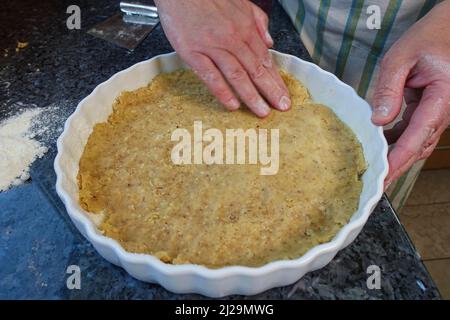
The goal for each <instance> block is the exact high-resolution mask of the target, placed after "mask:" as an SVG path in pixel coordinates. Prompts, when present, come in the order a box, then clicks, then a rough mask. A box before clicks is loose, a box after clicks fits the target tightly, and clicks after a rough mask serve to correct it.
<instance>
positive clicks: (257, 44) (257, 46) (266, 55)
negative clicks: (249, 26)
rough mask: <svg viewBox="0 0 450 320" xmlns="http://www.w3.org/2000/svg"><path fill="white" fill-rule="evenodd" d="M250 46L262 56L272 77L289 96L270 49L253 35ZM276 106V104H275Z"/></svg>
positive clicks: (249, 40) (249, 41) (257, 54)
mask: <svg viewBox="0 0 450 320" xmlns="http://www.w3.org/2000/svg"><path fill="white" fill-rule="evenodd" d="M247 42H248V46H249V47H250V49H251V50H252V51H253V53H254V55H256V56H257V57H260V59H261V60H262V61H263V64H264V66H265V67H266V68H267V69H268V70H269V73H270V74H271V76H272V78H273V79H274V80H275V82H276V83H277V85H278V86H279V87H280V88H281V89H282V90H283V91H284V92H285V93H286V95H287V96H288V97H289V91H288V89H287V87H286V84H285V83H284V81H283V79H281V76H280V73H279V72H278V68H277V67H276V66H275V64H274V63H273V61H272V56H271V55H270V52H269V50H267V48H266V47H264V45H263V44H262V43H261V41H260V40H259V39H258V38H257V37H251V38H250V39H248V40H247ZM275 107H276V106H275Z"/></svg>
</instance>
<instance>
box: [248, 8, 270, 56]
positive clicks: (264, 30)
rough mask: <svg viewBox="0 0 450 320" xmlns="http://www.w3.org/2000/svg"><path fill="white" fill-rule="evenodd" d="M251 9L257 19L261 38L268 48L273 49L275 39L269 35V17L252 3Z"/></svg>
mask: <svg viewBox="0 0 450 320" xmlns="http://www.w3.org/2000/svg"><path fill="white" fill-rule="evenodd" d="M251 8H252V11H253V16H254V18H255V22H256V27H257V29H258V33H259V36H260V37H261V39H262V40H263V41H264V43H265V45H266V46H267V48H271V47H272V46H273V39H272V37H271V36H270V33H269V18H268V17H267V15H266V13H265V12H264V11H263V10H261V8H259V7H258V6H257V5H255V4H253V3H251Z"/></svg>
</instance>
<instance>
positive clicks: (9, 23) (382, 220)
mask: <svg viewBox="0 0 450 320" xmlns="http://www.w3.org/2000/svg"><path fill="white" fill-rule="evenodd" d="M71 4H77V5H79V6H80V8H81V16H82V20H81V24H82V25H81V30H68V29H67V28H66V18H67V17H68V14H66V9H67V7H68V6H69V5H71ZM3 6H4V8H3V10H0V38H1V39H2V48H0V49H1V52H0V65H1V68H0V120H1V119H4V118H5V117H7V116H8V115H11V114H15V113H17V112H19V110H23V109H27V108H48V107H49V106H51V107H54V109H53V110H57V114H56V115H53V116H52V118H51V122H52V126H53V128H56V130H53V131H52V132H48V134H47V135H45V133H43V134H42V135H45V139H46V144H47V146H48V147H49V151H48V153H47V154H46V155H45V156H44V157H43V158H41V159H39V160H37V161H36V162H35V163H34V164H33V166H32V168H31V180H30V181H28V182H27V183H25V184H23V185H21V186H18V187H15V188H13V189H11V190H9V191H7V192H3V193H0V239H1V240H0V265H1V268H0V298H2V299H17V298H21V299H60V298H62V299H90V298H94V299H103V298H107V299H127V298H136V299H185V298H193V299H199V298H202V297H201V296H199V295H191V294H189V295H177V294H173V293H170V292H168V291H166V290H164V289H163V288H162V287H160V286H158V285H155V284H148V283H144V282H140V281H138V280H135V279H133V278H132V277H131V276H129V275H128V274H127V273H126V272H125V271H124V270H123V269H121V268H119V267H115V266H113V265H112V264H110V263H108V262H107V261H106V260H104V259H103V258H102V257H101V256H100V255H99V254H97V253H96V251H95V250H94V248H93V247H92V246H91V244H90V243H89V242H88V241H86V240H85V239H84V238H83V237H82V236H81V234H80V233H79V232H78V231H77V230H76V229H75V227H74V226H73V224H72V223H71V221H70V220H69V217H68V215H67V214H66V211H65V208H64V206H63V204H62V202H61V201H60V200H59V198H58V196H57V195H56V192H55V180H56V177H55V173H54V171H53V160H54V157H55V154H56V146H55V141H56V138H57V136H58V134H59V132H60V130H61V129H62V126H63V123H64V121H65V119H66V118H67V117H68V116H69V115H70V113H72V112H73V111H74V109H75V107H76V105H77V103H78V102H79V101H80V100H81V99H82V98H83V97H85V96H86V95H88V94H89V93H90V92H91V91H92V90H93V89H94V87H95V86H96V85H97V84H99V83H101V82H103V81H105V80H107V79H108V78H109V77H110V76H112V75H113V74H114V73H116V72H118V71H120V70H122V69H124V68H127V67H129V66H131V65H133V64H135V63H137V62H139V61H142V60H145V59H148V58H151V57H153V56H155V55H158V54H161V53H165V52H169V51H172V49H171V46H170V44H169V43H168V41H167V39H166V38H165V36H164V34H163V32H162V29H161V27H160V26H157V27H156V28H155V29H154V30H153V31H152V33H151V34H150V36H149V37H148V38H147V39H146V40H145V41H144V42H143V43H142V44H141V45H140V46H139V47H138V48H137V49H136V50H135V51H134V52H129V51H127V50H124V49H121V48H118V47H114V46H113V45H110V44H108V43H106V42H105V41H103V40H99V39H96V38H94V37H92V36H90V35H88V34H86V31H87V30H88V29H89V28H90V27H91V26H93V25H94V24H95V23H97V22H100V21H102V20H104V19H105V18H107V17H109V16H111V15H113V14H114V13H116V12H117V11H118V1H117V2H114V1H107V0H101V1H94V0H90V1H89V0H82V1H78V0H75V1H73V0H70V1H66V0H65V1H61V0H48V1H41V2H39V3H37V2H35V1H31V0H22V1H11V2H6V3H5V4H4V5H3ZM271 33H272V35H273V37H274V39H275V49H277V50H279V51H282V52H286V53H290V54H293V55H296V56H299V57H302V58H304V59H309V57H308V55H307V53H306V51H305V49H304V48H303V46H302V44H301V43H300V41H299V39H298V35H297V34H296V33H295V30H294V29H293V27H292V25H291V23H290V21H289V19H288V17H287V16H286V14H285V13H284V12H283V11H282V9H281V8H280V6H279V5H278V4H275V5H274V7H273V8H272V11H271ZM17 41H27V42H29V45H28V47H27V48H25V49H22V50H19V52H16V51H15V48H16V45H17ZM5 49H8V50H7V51H6V50H5ZM37 138H38V139H39V138H42V137H39V136H38V137H37ZM69 265H78V266H79V267H80V269H81V289H80V290H69V289H67V287H66V279H67V276H68V275H67V274H66V269H67V267H68V266H69ZM370 265H377V266H379V268H380V269H381V289H368V287H367V284H366V281H367V278H368V276H369V274H367V272H366V271H367V268H368V266H370ZM439 297H440V296H439V293H438V291H437V289H436V287H435V285H434V284H433V282H432V280H431V278H430V276H429V274H428V272H427V271H426V269H425V267H424V265H423V264H422V262H421V261H420V257H419V256H418V254H417V253H416V251H415V249H414V247H413V246H412V245H411V242H410V241H409V239H408V237H407V235H406V233H405V230H404V229H403V227H402V225H401V224H400V222H399V220H398V219H397V216H396V214H395V212H394V211H393V210H392V208H391V207H390V205H389V202H388V201H387V199H386V198H385V197H384V198H383V199H382V200H381V201H380V203H379V204H378V206H377V208H376V209H375V211H374V212H373V214H372V215H371V217H370V219H369V221H368V222H367V224H366V226H365V227H364V229H363V231H362V232H361V234H360V235H359V236H358V238H357V239H356V240H355V241H354V242H353V243H352V244H351V245H350V246H348V247H347V248H346V249H344V250H342V251H341V252H340V253H339V254H338V255H337V256H336V257H335V259H334V260H333V261H332V262H331V263H330V264H328V265H327V266H326V267H325V268H323V269H321V270H318V271H315V272H311V273H309V274H307V275H305V276H304V277H303V278H302V279H301V280H300V281H298V282H297V283H295V284H294V285H291V286H288V287H282V288H276V289H272V290H269V291H267V292H264V293H261V294H259V295H256V296H253V297H250V298H256V299H267V298H271V299H288V298H289V299H437V298H439ZM228 298H229V299H236V298H238V297H236V296H233V297H228Z"/></svg>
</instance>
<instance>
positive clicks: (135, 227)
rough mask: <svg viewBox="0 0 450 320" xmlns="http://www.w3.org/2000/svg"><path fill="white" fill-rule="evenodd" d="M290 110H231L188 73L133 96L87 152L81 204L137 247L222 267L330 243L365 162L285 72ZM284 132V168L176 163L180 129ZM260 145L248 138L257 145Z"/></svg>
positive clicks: (124, 97) (123, 99)
mask: <svg viewBox="0 0 450 320" xmlns="http://www.w3.org/2000/svg"><path fill="white" fill-rule="evenodd" d="M282 76H283V79H284V81H285V82H286V84H287V86H288V89H289V91H290V94H291V100H292V108H291V110H290V111H288V112H278V111H276V110H273V111H272V113H271V115H270V116H268V117H267V118H265V119H259V118H257V117H256V116H254V115H253V114H252V113H250V112H249V111H248V110H247V109H246V108H245V106H242V107H241V108H240V109H239V110H238V111H236V112H228V111H226V110H225V109H224V108H223V106H222V105H221V104H220V103H219V102H218V101H217V100H216V99H215V98H214V97H213V96H212V95H211V94H210V93H209V92H208V90H207V88H206V87H205V86H204V85H203V84H202V82H201V81H200V80H199V79H198V78H197V77H196V76H195V75H194V74H193V73H192V72H191V71H187V70H182V71H176V72H172V73H166V74H161V75H159V76H157V77H156V78H154V79H153V81H152V82H151V83H150V84H149V85H148V86H147V87H143V88H140V89H137V90H135V91H132V92H123V93H122V94H121V95H120V96H119V97H118V98H117V100H116V102H115V104H114V106H113V113H112V114H111V115H110V117H109V118H108V120H107V122H105V123H99V124H97V125H96V126H95V127H94V130H93V132H92V134H91V136H90V137H89V139H88V142H87V144H86V146H85V149H84V153H83V155H82V157H81V159H80V168H79V173H78V183H79V201H80V204H81V206H82V207H83V208H84V209H85V210H86V211H88V212H90V213H93V214H94V215H96V216H98V217H100V218H101V223H100V224H99V229H100V230H101V231H102V232H103V233H104V235H105V236H108V237H111V238H113V239H116V240H117V241H118V242H119V243H120V244H121V245H122V246H123V247H124V248H125V249H126V250H127V251H130V252H137V253H146V254H152V255H155V256H156V257H158V258H159V259H161V260H162V261H164V262H166V263H173V264H185V263H193V264H200V265H205V266H208V267H212V268H218V267H223V266H230V265H244V266H261V265H263V264H266V263H268V262H271V261H275V260H280V259H294V258H298V257H300V256H301V255H302V254H304V253H305V252H306V251H308V250H309V249H310V248H312V247H314V246H316V245H318V244H320V243H323V242H327V241H330V240H331V239H332V238H333V237H334V236H335V235H336V233H337V232H338V231H339V229H340V228H341V227H342V226H343V225H345V224H346V223H347V222H348V220H349V219H350V217H351V216H352V214H353V213H354V212H355V211H356V209H357V207H358V203H359V196H360V193H361V189H362V182H361V180H360V176H361V174H362V173H363V172H364V169H365V161H364V157H363V153H362V149H361V146H360V144H359V142H358V140H357V139H356V137H355V135H354V134H353V132H352V131H351V130H350V129H349V128H348V127H347V126H346V125H345V124H344V123H343V122H342V121H340V120H339V118H338V117H337V116H336V115H335V114H334V113H333V111H332V110H331V109H329V108H328V107H326V106H323V105H320V104H314V103H311V101H310V100H309V95H308V92H307V90H306V89H305V88H304V87H303V86H302V84H301V83H299V82H298V81H297V80H295V79H294V78H293V77H292V76H290V75H288V74H285V73H283V74H282ZM194 121H202V124H203V130H206V129H207V128H217V129H219V130H220V131H222V132H225V130H226V129H230V128H231V129H238V128H242V129H244V130H246V129H251V128H253V129H263V128H264V129H279V169H278V172H277V174H274V175H260V167H261V165H260V164H256V165H255V164H242V165H236V164H230V165H228V164H223V165H217V164H215V165H206V164H195V165H176V164H174V163H173V162H172V160H171V151H172V148H173V147H174V146H175V144H176V142H174V141H171V134H172V132H173V131H174V130H175V129H177V128H186V129H187V130H189V131H190V132H191V133H192V132H193V124H194ZM247 147H248V144H247Z"/></svg>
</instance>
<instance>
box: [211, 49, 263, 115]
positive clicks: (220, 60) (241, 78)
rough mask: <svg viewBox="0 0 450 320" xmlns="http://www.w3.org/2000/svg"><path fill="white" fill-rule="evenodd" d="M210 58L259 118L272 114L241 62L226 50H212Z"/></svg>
mask: <svg viewBox="0 0 450 320" xmlns="http://www.w3.org/2000/svg"><path fill="white" fill-rule="evenodd" d="M210 56H211V58H212V59H213V61H214V63H215V64H216V65H217V66H218V67H219V69H220V71H221V72H222V74H223V75H224V76H225V78H226V79H227V81H228V82H229V83H230V84H231V86H232V87H233V88H234V90H235V91H236V92H237V94H238V95H239V96H240V97H241V99H242V101H243V102H244V103H245V104H246V105H247V106H248V107H249V109H250V110H252V111H253V112H254V113H255V114H256V115H257V116H258V117H266V116H268V115H269V113H270V107H269V105H268V104H267V102H266V101H265V100H264V99H263V98H262V97H261V96H260V95H259V93H258V91H257V89H256V88H255V86H254V85H253V83H252V81H251V79H250V77H249V76H248V74H247V72H246V71H245V70H244V68H243V67H242V65H241V64H240V63H239V61H238V60H237V59H236V58H235V57H234V56H233V55H231V54H230V53H228V52H227V51H224V50H218V49H217V50H212V51H211V53H210ZM259 72H261V71H259Z"/></svg>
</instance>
